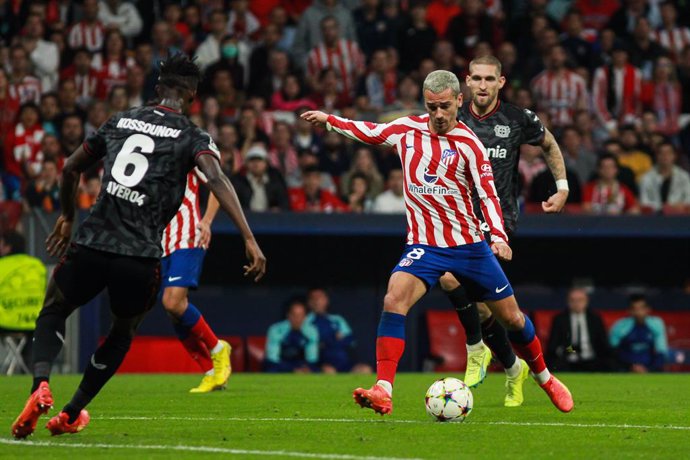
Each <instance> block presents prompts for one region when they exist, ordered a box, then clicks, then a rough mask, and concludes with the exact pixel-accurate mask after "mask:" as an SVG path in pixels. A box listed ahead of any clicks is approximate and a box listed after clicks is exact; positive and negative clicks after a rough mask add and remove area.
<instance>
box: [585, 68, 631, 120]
mask: <svg viewBox="0 0 690 460" xmlns="http://www.w3.org/2000/svg"><path fill="white" fill-rule="evenodd" d="M610 74H611V68H610V67H609V66H603V67H599V68H598V69H596V70H595V71H594V79H593V82H592V102H593V106H594V113H595V114H596V115H597V117H598V118H599V121H600V122H601V123H603V124H607V123H609V122H610V121H612V120H616V121H618V122H620V123H633V122H634V121H635V120H637V118H638V117H639V116H640V114H641V111H642V104H641V93H642V72H640V69H638V68H637V67H635V66H633V65H631V64H626V65H625V67H623V68H619V69H615V68H614V69H613V77H612V76H611V75H610ZM609 85H612V88H611V89H612V92H611V93H609ZM609 94H611V96H613V97H609Z"/></svg>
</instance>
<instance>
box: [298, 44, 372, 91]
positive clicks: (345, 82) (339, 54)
mask: <svg viewBox="0 0 690 460" xmlns="http://www.w3.org/2000/svg"><path fill="white" fill-rule="evenodd" d="M364 65H365V64H364V55H363V54H362V52H361V51H360V49H359V46H357V43H355V42H354V41H352V40H345V39H344V38H342V39H340V40H339V41H338V45H337V46H336V47H335V48H327V47H326V44H325V43H321V44H319V45H317V46H316V47H314V48H312V50H311V51H310V52H309V55H308V56H307V73H308V74H309V76H310V77H311V78H312V79H314V80H316V79H318V77H319V72H321V71H322V70H323V69H327V68H329V67H330V68H332V69H334V70H335V73H336V74H337V75H338V85H339V86H338V90H339V91H340V92H341V93H342V94H345V95H346V96H348V97H352V96H354V92H355V89H356V84H357V78H358V77H359V75H361V74H362V73H363V72H364Z"/></svg>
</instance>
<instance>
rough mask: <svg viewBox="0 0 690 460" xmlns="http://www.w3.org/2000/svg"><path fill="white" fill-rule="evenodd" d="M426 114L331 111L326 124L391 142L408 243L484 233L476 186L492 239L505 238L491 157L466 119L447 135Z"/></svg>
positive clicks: (455, 242) (469, 239)
mask: <svg viewBox="0 0 690 460" xmlns="http://www.w3.org/2000/svg"><path fill="white" fill-rule="evenodd" d="M428 121H429V116H428V115H422V116H409V117H402V118H398V119H397V120H394V121H392V122H391V123H385V124H376V123H370V122H365V121H351V120H348V119H346V118H341V117H336V116H334V115H330V116H329V117H328V123H327V127H328V129H329V130H334V131H336V132H338V133H340V134H343V135H344V136H347V137H349V138H351V139H354V140H356V141H359V142H363V143H365V144H374V145H378V144H385V145H388V146H392V147H394V148H395V150H396V151H397V152H398V155H400V160H401V162H402V166H403V176H404V196H405V209H406V214H407V243H408V244H426V245H429V246H436V247H454V246H461V245H464V244H471V243H477V242H480V241H482V240H483V239H484V235H483V232H482V230H481V229H480V221H479V219H478V218H477V216H476V214H475V210H474V209H473V206H472V194H473V189H476V191H477V193H478V195H479V199H480V206H481V210H482V213H483V214H484V217H485V220H486V222H487V223H488V225H489V228H490V231H491V240H492V242H496V241H504V242H507V241H508V237H507V235H506V232H505V230H504V228H503V215H502V213H501V207H500V205H499V200H498V196H497V194H496V187H495V186H494V176H493V171H492V169H491V162H490V161H489V156H488V155H487V153H486V149H485V148H484V145H482V143H481V141H480V140H479V139H478V138H477V136H476V135H475V134H474V133H473V132H472V130H470V129H469V128H468V127H467V126H466V125H465V124H464V123H462V122H458V124H457V125H456V126H455V128H453V129H452V130H451V131H449V132H448V133H446V134H445V135H442V136H439V135H437V134H433V133H431V131H430V130H429V126H428Z"/></svg>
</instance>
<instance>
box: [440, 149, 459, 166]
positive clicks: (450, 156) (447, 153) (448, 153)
mask: <svg viewBox="0 0 690 460" xmlns="http://www.w3.org/2000/svg"><path fill="white" fill-rule="evenodd" d="M457 157H458V152H457V151H456V150H451V149H444V150H443V153H442V154H441V163H443V164H444V165H446V166H448V165H450V164H451V163H453V161H454V160H455V159H456V158H457Z"/></svg>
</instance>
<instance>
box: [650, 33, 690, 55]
mask: <svg viewBox="0 0 690 460" xmlns="http://www.w3.org/2000/svg"><path fill="white" fill-rule="evenodd" d="M652 40H655V41H656V42H657V43H659V44H660V45H661V46H663V47H664V48H666V49H667V50H669V51H670V52H671V55H672V57H673V60H674V61H677V59H678V57H679V56H680V54H681V53H682V52H683V49H684V48H685V47H686V46H687V45H690V29H688V28H687V27H674V28H673V29H670V30H669V29H659V30H657V31H656V32H653V33H652Z"/></svg>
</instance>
